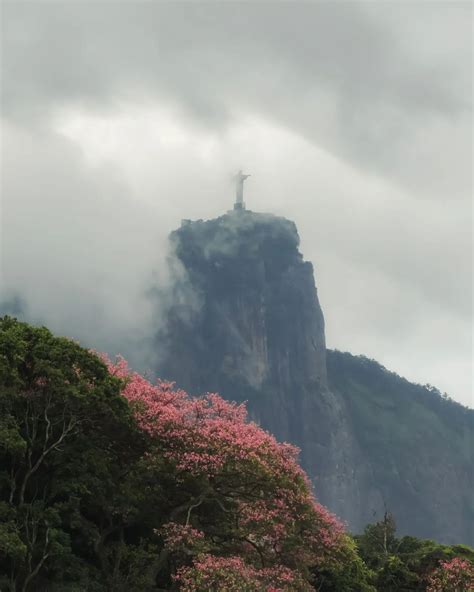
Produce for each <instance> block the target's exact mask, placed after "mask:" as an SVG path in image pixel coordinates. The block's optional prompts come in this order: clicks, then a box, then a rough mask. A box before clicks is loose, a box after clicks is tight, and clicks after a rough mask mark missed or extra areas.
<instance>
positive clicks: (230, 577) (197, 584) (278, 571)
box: [175, 555, 313, 592]
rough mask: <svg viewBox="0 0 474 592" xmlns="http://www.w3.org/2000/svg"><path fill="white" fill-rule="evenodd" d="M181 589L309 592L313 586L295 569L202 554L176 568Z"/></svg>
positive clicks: (197, 591)
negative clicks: (258, 567) (256, 564)
mask: <svg viewBox="0 0 474 592" xmlns="http://www.w3.org/2000/svg"><path fill="white" fill-rule="evenodd" d="M175 580H176V581H177V582H179V584H180V590H181V591H182V592H210V591H213V590H215V591H216V592H217V591H219V590H225V591H226V592H256V591H257V590H258V591H262V592H309V591H310V590H313V588H312V587H311V586H310V585H309V584H308V583H307V582H306V581H305V580H304V579H303V578H302V577H301V576H300V575H299V574H298V573H297V572H295V571H293V570H291V569H289V568H287V567H282V566H276V567H270V568H261V569H257V568H255V567H253V566H251V565H248V564H246V563H245V562H244V561H243V560H242V559H241V558H240V557H235V556H233V557H215V556H213V555H201V556H200V557H198V558H197V559H196V560H195V561H194V562H193V565H192V566H190V567H182V568H181V569H179V570H178V573H177V574H176V576H175Z"/></svg>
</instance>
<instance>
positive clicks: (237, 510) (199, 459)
mask: <svg viewBox="0 0 474 592" xmlns="http://www.w3.org/2000/svg"><path fill="white" fill-rule="evenodd" d="M108 365H109V369H110V372H111V373H112V374H114V375H115V376H117V377H119V378H121V379H123V381H124V387H123V395H124V396H125V397H126V398H127V400H128V401H129V403H130V405H131V406H132V408H133V410H134V413H135V416H136V418H137V421H138V424H139V426H140V427H141V428H142V429H143V430H144V432H146V434H148V435H149V436H150V437H151V440H152V442H153V452H152V453H151V455H150V458H149V462H150V463H153V462H156V466H161V464H160V463H162V461H163V459H165V461H166V463H168V465H167V466H169V467H171V468H170V470H172V472H173V475H174V480H175V483H185V482H186V483H189V480H190V479H191V480H192V479H194V481H193V487H192V489H193V494H192V496H191V497H190V500H189V504H188V505H186V503H185V504H184V506H183V510H182V513H181V514H180V515H179V516H178V514H176V516H177V517H176V518H173V520H172V522H171V523H168V524H167V525H165V526H164V527H162V529H160V531H159V533H160V535H161V536H162V538H163V539H164V541H165V545H166V546H167V548H168V550H169V551H170V552H176V553H178V552H179V551H180V550H181V551H183V550H185V552H186V553H188V554H189V550H190V549H192V548H194V549H195V551H196V552H195V554H194V557H195V561H194V563H193V565H192V566H191V567H189V566H186V567H183V568H182V569H181V570H180V571H179V572H178V576H177V577H178V580H179V582H180V583H181V586H182V589H183V590H188V591H191V590H192V591H193V592H194V591H198V590H213V589H216V590H229V591H231V590H239V591H240V590H242V591H243V592H245V590H268V591H269V592H270V590H273V592H276V591H277V590H282V591H286V590H295V591H296V590H306V589H311V588H306V587H305V586H306V584H304V582H305V581H306V580H305V579H304V577H303V575H302V574H303V573H305V572H306V571H307V569H308V567H309V566H316V565H321V564H323V563H324V562H325V561H327V560H328V561H331V558H334V557H335V556H336V555H337V553H338V550H339V549H340V548H342V547H343V546H344V545H345V544H346V537H345V534H344V528H343V526H342V524H341V523H340V522H339V521H338V520H337V518H335V516H333V515H332V514H331V513H330V512H329V511H328V510H327V509H326V508H324V507H323V506H321V505H320V504H318V503H317V502H316V500H315V499H314V497H313V495H312V493H311V487H310V484H309V481H308V479H307V477H306V475H305V473H304V472H303V471H302V469H301V468H300V466H299V465H298V463H297V454H298V450H297V449H296V448H295V447H294V446H291V445H289V444H280V443H278V442H277V441H276V439H275V438H274V437H273V436H272V435H270V434H269V433H268V432H266V431H264V430H262V429H261V428H260V427H259V426H257V425H256V424H255V423H253V422H250V421H248V420H247V413H246V409H245V406H244V405H238V404H236V403H231V402H227V401H225V400H223V399H222V398H221V397H220V396H219V395H216V394H207V395H205V396H202V397H198V398H192V397H190V396H189V395H188V394H187V393H186V392H184V391H182V390H179V389H175V388H174V386H173V384H172V383H168V382H162V381H158V382H157V383H156V384H151V383H150V382H149V381H148V380H146V379H145V378H143V377H142V376H140V375H138V374H136V373H133V372H130V371H129V369H128V367H127V364H126V362H125V361H124V360H123V359H119V360H118V361H117V362H116V363H115V364H112V363H110V362H108ZM196 484H199V489H198V490H197V491H196ZM182 505H183V504H181V506H182ZM215 516H217V517H216V518H215V519H214V517H215ZM213 520H214V521H213ZM221 532H222V533H224V534H223V535H222V536H223V538H224V540H225V545H226V554H227V555H228V556H227V557H225V558H224V557H220V556H218V555H220V548H219V546H218V542H216V541H219V537H220V536H221V535H220V533H221ZM193 541H194V543H193ZM196 541H200V546H198V547H193V544H195V542H196ZM216 545H217V546H216ZM198 549H200V551H199V552H198ZM211 550H213V551H214V553H215V554H214V555H213V554H211V553H210V552H209V551H211ZM196 557H198V558H196ZM263 566H265V567H263ZM216 578H221V580H219V582H220V584H219V586H220V587H215V588H213V587H212V586H213V585H214V584H212V585H211V583H212V582H215V581H217V580H216ZM290 580H291V581H290ZM300 580H301V582H303V583H298V582H300ZM244 581H245V582H247V583H245V584H244V583H242V582H244ZM192 582H193V583H192ZM249 582H250V583H251V582H253V583H252V584H250V583H249ZM255 582H257V584H258V585H257V584H255ZM263 584H265V586H266V587H262V586H263ZM193 586H194V587H193ZM206 586H207V587H206ZM239 586H240V587H239ZM245 586H250V587H247V588H246V587H245ZM252 586H253V587H252Z"/></svg>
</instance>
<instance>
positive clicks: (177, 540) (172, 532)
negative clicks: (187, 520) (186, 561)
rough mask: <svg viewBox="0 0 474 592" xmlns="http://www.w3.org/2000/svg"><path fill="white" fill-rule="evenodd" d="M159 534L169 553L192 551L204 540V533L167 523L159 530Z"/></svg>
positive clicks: (185, 526) (183, 525)
mask: <svg viewBox="0 0 474 592" xmlns="http://www.w3.org/2000/svg"><path fill="white" fill-rule="evenodd" d="M159 534H161V536H162V537H163V539H164V540H165V544H166V547H167V548H168V549H169V550H170V551H177V550H182V549H183V548H187V549H193V548H195V547H197V544H198V543H199V542H200V541H202V539H204V533H203V532H202V531H200V530H197V529H196V528H193V527H192V526H190V525H189V524H188V525H185V524H178V523H177V522H168V523H167V524H164V525H163V526H162V527H161V528H160V529H159Z"/></svg>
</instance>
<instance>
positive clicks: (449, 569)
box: [426, 557, 474, 592]
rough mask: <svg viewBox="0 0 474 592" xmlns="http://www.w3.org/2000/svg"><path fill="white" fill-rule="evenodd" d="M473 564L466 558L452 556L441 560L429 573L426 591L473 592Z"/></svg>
mask: <svg viewBox="0 0 474 592" xmlns="http://www.w3.org/2000/svg"><path fill="white" fill-rule="evenodd" d="M473 591H474V565H473V564H472V563H471V562H470V561H468V560H467V559H462V558H461V557H454V559H450V560H448V561H441V562H440V565H439V567H438V568H437V569H436V570H435V571H434V572H433V573H432V574H431V576H430V578H429V580H428V586H427V588H426V592H473Z"/></svg>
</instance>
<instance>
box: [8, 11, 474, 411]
mask: <svg viewBox="0 0 474 592" xmlns="http://www.w3.org/2000/svg"><path fill="white" fill-rule="evenodd" d="M2 11H3V27H4V31H3V36H2V37H3V48H2V50H3V51H2V60H3V63H2V68H3V84H2V92H3V97H2V117H3V147H4V157H3V163H2V194H3V207H2V251H3V252H2V272H3V273H2V298H3V301H4V302H5V301H6V302H7V303H8V302H9V303H10V308H11V307H13V308H14V307H15V306H16V307H17V308H18V306H20V305H21V306H22V307H23V311H24V312H23V314H24V316H25V317H26V318H29V319H33V320H36V321H41V322H45V323H47V324H48V325H50V326H51V327H52V328H54V329H55V330H57V331H60V332H62V333H67V334H70V335H72V336H75V337H77V338H79V339H81V340H83V341H84V342H85V343H87V344H89V345H93V346H96V347H98V348H105V349H109V350H111V351H114V350H116V349H118V348H120V349H122V350H123V351H124V352H125V353H127V354H128V355H130V352H131V351H135V352H138V353H136V355H135V360H136V363H137V364H139V363H140V364H141V365H146V355H145V352H146V337H147V335H149V334H150V328H151V327H152V326H154V324H155V323H157V322H158V320H157V319H156V318H155V317H154V316H153V315H154V314H155V313H156V311H154V310H153V308H152V307H151V305H150V299H149V298H148V294H149V290H150V289H151V287H152V286H153V285H154V284H156V280H157V277H156V276H158V279H159V281H160V282H161V283H163V282H165V283H166V272H165V269H166V266H165V257H166V237H167V234H168V233H169V231H170V230H172V229H173V228H175V227H176V226H177V225H178V224H179V222H180V219H181V218H210V217H213V216H216V215H218V214H220V213H221V212H222V211H225V210H226V209H227V208H228V207H229V206H230V205H231V202H232V186H231V183H230V176H231V174H232V172H233V171H234V170H235V169H236V168H239V167H240V166H242V167H247V168H248V170H249V172H250V173H252V177H251V178H250V179H249V181H248V182H247V188H246V200H247V202H248V205H249V207H250V208H252V209H255V210H258V211H271V212H274V213H277V214H281V215H284V216H286V217H288V218H291V219H294V220H295V221H296V223H297V224H298V227H299V231H300V235H301V238H302V249H303V252H304V254H305V256H306V258H307V259H310V260H312V261H313V262H314V264H315V267H316V273H317V283H318V288H319V292H320V298H321V301H322V305H323V309H324V312H325V316H326V326H327V341H328V344H329V346H331V347H338V348H340V349H348V350H350V351H353V352H355V353H365V354H367V355H369V356H371V357H375V358H377V359H378V360H380V361H381V362H383V363H384V364H386V365H387V366H388V367H390V368H392V369H394V370H396V371H398V372H399V373H401V374H404V375H406V376H407V377H409V378H412V379H414V380H417V381H420V382H431V383H434V384H436V385H437V386H439V387H440V388H441V389H443V390H447V391H448V392H449V393H450V394H452V396H454V397H455V398H457V399H458V400H461V401H463V402H464V403H470V400H469V397H470V393H471V384H470V368H471V366H470V359H471V344H470V342H471V335H470V318H471V201H470V200H471V190H472V187H471V165H470V163H471V157H472V145H471V144H472V141H471V135H470V117H471V114H470V103H471V82H472V81H471V70H472V68H471V66H472V64H471V54H470V43H471V30H470V22H471V11H472V9H471V6H470V5H469V3H425V2H420V3H416V2H411V3H403V4H395V3H392V4H387V3H384V4H383V5H376V4H375V3H369V4H362V3H354V2H351V3H313V4H311V3H301V4H300V3H271V4H270V3H258V4H257V3H255V4H250V3H248V4H247V3H227V2H226V3H219V4H217V3H210V4H203V3H197V4H194V3H192V4H191V3H189V4H188V3H174V4H171V3H135V2H128V3H121V4H118V3H112V2H110V3H109V2H107V1H104V2H96V3H87V2H84V3H83V2H71V3H69V2H61V3H56V2H40V3H26V2H25V3H22V2H21V3H13V2H11V3H8V2H5V3H3V4H2ZM15 298H16V299H17V300H15ZM18 298H20V301H19V300H18ZM4 308H6V307H5V304H4ZM138 344H141V345H140V347H139V345H138Z"/></svg>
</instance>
